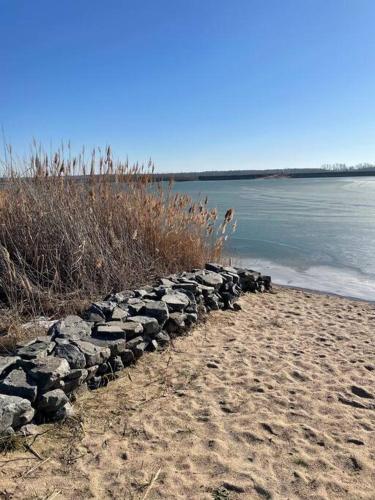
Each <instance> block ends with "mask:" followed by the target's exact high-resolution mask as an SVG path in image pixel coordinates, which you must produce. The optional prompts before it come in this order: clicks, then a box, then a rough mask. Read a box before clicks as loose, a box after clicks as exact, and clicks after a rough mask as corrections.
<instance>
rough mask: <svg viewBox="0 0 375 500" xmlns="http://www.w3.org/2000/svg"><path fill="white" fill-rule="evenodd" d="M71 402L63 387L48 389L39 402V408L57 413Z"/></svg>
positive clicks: (45, 411) (46, 411)
mask: <svg viewBox="0 0 375 500" xmlns="http://www.w3.org/2000/svg"><path fill="white" fill-rule="evenodd" d="M68 402H69V399H68V397H67V396H66V394H65V393H64V391H62V390H61V389H55V390H53V391H48V392H46V393H45V394H43V395H42V397H41V398H40V400H39V402H38V410H40V411H42V412H43V413H55V412H56V411H57V410H58V409H59V408H61V407H62V406H64V405H66V403H68Z"/></svg>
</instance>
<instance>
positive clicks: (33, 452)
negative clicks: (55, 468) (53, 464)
mask: <svg viewBox="0 0 375 500" xmlns="http://www.w3.org/2000/svg"><path fill="white" fill-rule="evenodd" d="M24 447H25V448H26V450H27V451H29V452H30V453H32V454H33V455H34V456H36V458H39V460H43V457H42V456H41V455H39V453H38V452H37V451H35V450H34V449H33V448H32V447H31V445H30V444H27V443H25V444H24Z"/></svg>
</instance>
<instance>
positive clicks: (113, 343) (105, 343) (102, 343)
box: [89, 337, 126, 356]
mask: <svg viewBox="0 0 375 500" xmlns="http://www.w3.org/2000/svg"><path fill="white" fill-rule="evenodd" d="M89 342H91V343H92V344H94V345H97V346H99V347H107V348H108V349H109V350H110V351H111V356H119V355H120V354H122V353H123V352H124V351H125V350H126V340H125V339H123V338H122V339H103V338H102V339H100V338H96V337H91V338H90V339H89Z"/></svg>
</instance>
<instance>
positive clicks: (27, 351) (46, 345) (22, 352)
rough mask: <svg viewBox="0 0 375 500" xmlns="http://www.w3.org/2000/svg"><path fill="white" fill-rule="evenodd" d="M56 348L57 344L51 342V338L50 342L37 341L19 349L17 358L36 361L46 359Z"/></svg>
mask: <svg viewBox="0 0 375 500" xmlns="http://www.w3.org/2000/svg"><path fill="white" fill-rule="evenodd" d="M54 347H55V343H54V342H51V339H50V338H49V341H48V342H45V341H39V340H35V341H32V342H29V343H28V344H26V345H23V346H22V347H19V348H18V349H17V351H16V352H17V356H20V357H21V358H24V359H36V358H44V357H46V356H48V355H49V354H51V352H52V350H53V348H54Z"/></svg>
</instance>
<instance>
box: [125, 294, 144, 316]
mask: <svg viewBox="0 0 375 500" xmlns="http://www.w3.org/2000/svg"><path fill="white" fill-rule="evenodd" d="M144 306H145V303H144V302H143V300H141V299H139V298H134V299H129V301H128V308H129V315H130V316H136V315H137V314H139V313H140V312H141V311H142V309H143V308H144Z"/></svg>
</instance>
